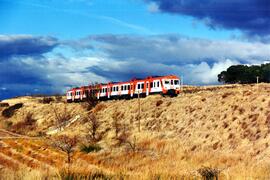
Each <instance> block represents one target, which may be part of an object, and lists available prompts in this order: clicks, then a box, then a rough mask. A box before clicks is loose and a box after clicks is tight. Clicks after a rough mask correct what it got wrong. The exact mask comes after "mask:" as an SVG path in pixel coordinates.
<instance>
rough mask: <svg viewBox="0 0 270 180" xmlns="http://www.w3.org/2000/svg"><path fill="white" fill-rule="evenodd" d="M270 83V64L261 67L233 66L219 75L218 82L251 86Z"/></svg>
mask: <svg viewBox="0 0 270 180" xmlns="http://www.w3.org/2000/svg"><path fill="white" fill-rule="evenodd" d="M257 78H258V80H259V82H266V83H269V82H270V63H267V64H261V65H252V66H248V65H233V66H230V67H229V68H228V69H227V70H226V71H222V72H221V73H220V74H218V82H221V83H226V84H235V83H239V84H249V83H256V82H257Z"/></svg>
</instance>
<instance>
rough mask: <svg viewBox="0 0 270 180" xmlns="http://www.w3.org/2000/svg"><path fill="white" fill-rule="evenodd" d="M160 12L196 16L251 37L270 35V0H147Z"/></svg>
mask: <svg viewBox="0 0 270 180" xmlns="http://www.w3.org/2000/svg"><path fill="white" fill-rule="evenodd" d="M146 2H148V3H150V5H151V7H153V3H155V4H156V6H157V7H158V9H159V11H161V12H165V13H170V14H179V15H187V16H192V17H194V18H196V19H199V20H201V21H203V22H204V23H205V24H206V25H207V26H209V27H210V28H213V29H216V28H225V29H238V30H240V31H242V32H244V33H245V34H246V35H247V36H251V37H253V36H260V37H268V38H269V36H270V10H269V9H270V1H269V0H201V1H197V0H173V1H172V0H146Z"/></svg>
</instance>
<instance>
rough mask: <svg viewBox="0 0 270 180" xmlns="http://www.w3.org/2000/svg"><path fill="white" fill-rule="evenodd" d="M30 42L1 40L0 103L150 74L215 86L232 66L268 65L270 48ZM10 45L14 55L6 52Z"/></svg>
mask: <svg viewBox="0 0 270 180" xmlns="http://www.w3.org/2000/svg"><path fill="white" fill-rule="evenodd" d="M29 37H30V38H26V37H24V38H22V39H24V40H21V37H20V36H18V37H13V38H10V37H9V36H7V37H4V35H2V36H1V39H2V41H0V42H1V43H2V44H3V41H5V42H6V44H9V45H7V46H2V47H1V48H2V49H1V51H0V53H1V58H0V59H1V61H0V66H1V70H0V98H1V99H3V98H7V97H11V96H17V95H26V94H52V93H63V92H65V90H66V89H68V88H70V87H74V86H81V85H87V84H89V83H91V82H108V81H123V80H129V79H131V78H133V77H145V76H149V75H166V74H176V75H179V76H182V77H184V82H185V84H197V85H202V84H216V83H217V75H218V74H219V73H220V72H221V71H223V70H225V69H227V68H228V67H229V66H231V65H233V64H239V63H242V64H260V63H264V62H265V61H267V60H270V44H266V43H261V42H256V43H251V42H241V41H237V40H227V41H223V40H207V39H199V38H189V37H185V36H181V35H177V34H169V35H156V36H134V35H133V36H132V35H96V36H88V37H85V38H83V39H78V40H72V41H71V40H70V41H68V42H67V41H64V42H63V41H59V40H57V38H53V37H32V36H29ZM3 39H5V40H3ZM7 39H8V43H7ZM11 39H14V40H11ZM18 39H20V40H18ZM25 39H30V40H29V41H30V42H31V43H30V42H29V41H27V40H25ZM17 42H20V43H17ZM22 42H25V43H22ZM12 43H13V45H14V47H16V48H13V49H16V50H9V48H10V44H12ZM18 44H20V46H22V47H24V48H21V47H19V46H18ZM66 47H69V48H66ZM71 49H73V50H71ZM67 51H68V53H67V54H66V52H67ZM7 52H8V53H7ZM66 55H68V57H66Z"/></svg>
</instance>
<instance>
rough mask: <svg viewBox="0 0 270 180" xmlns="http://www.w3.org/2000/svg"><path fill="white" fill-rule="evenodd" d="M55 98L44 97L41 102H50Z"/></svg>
mask: <svg viewBox="0 0 270 180" xmlns="http://www.w3.org/2000/svg"><path fill="white" fill-rule="evenodd" d="M53 101H54V99H53V98H52V97H43V98H42V99H41V100H40V101H39V102H40V103H42V104H50V103H51V102H53Z"/></svg>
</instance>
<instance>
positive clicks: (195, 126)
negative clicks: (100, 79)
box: [2, 84, 270, 178]
mask: <svg viewBox="0 0 270 180" xmlns="http://www.w3.org/2000/svg"><path fill="white" fill-rule="evenodd" d="M269 93H270V86H269V85H267V84H261V85H260V86H259V87H257V86H236V87H233V88H219V89H215V88H214V89H211V91H208V90H204V91H199V92H197V93H192V94H189V93H188V94H182V95H180V96H178V97H177V98H168V97H166V98H163V97H160V96H150V97H147V98H144V99H141V132H138V120H137V115H138V107H139V106H138V100H137V99H133V100H121V101H107V102H102V103H100V104H99V105H98V106H97V108H96V110H95V111H96V114H97V117H98V119H99V121H100V122H102V128H101V129H100V131H104V130H106V132H107V133H106V136H105V137H104V139H103V140H102V141H101V142H100V144H101V146H102V147H103V148H104V151H102V152H100V153H94V154H92V155H84V154H81V153H78V154H76V156H75V157H81V156H82V157H83V158H84V159H88V160H89V162H90V163H91V164H95V165H97V166H98V167H101V168H103V169H104V170H108V171H109V172H114V173H120V172H122V173H124V174H131V175H132V176H136V177H141V178H143V177H154V176H156V175H157V174H159V175H160V176H161V177H165V178H166V177H168V176H173V175H178V176H179V175H185V176H193V175H197V172H196V170H197V169H198V168H200V167H202V166H211V167H215V168H218V169H220V170H222V176H223V177H228V176H240V177H243V178H245V177H250V176H252V177H256V176H260V177H262V176H269V163H268V162H269V157H268V154H269V153H270V148H269V140H270V136H269V132H270V111H269V108H270V98H269ZM18 101H21V100H20V99H15V100H14V99H13V100H9V101H7V102H10V103H16V102H18ZM24 102H25V106H24V107H23V108H22V109H20V110H18V111H17V113H16V114H15V115H14V117H13V118H12V119H11V120H10V121H13V122H14V123H15V122H18V121H20V120H21V119H22V116H23V114H25V113H26V112H28V111H30V112H33V113H34V117H35V118H36V119H37V120H38V123H39V127H38V131H45V130H46V129H47V128H48V127H49V126H51V125H53V124H54V119H55V118H54V113H53V109H54V108H56V109H57V110H58V111H63V110H64V106H67V110H68V112H70V113H71V114H72V115H73V116H76V115H78V114H85V110H84V108H83V107H82V106H81V105H80V104H68V105H66V104H64V103H52V104H40V103H38V100H37V99H36V98H31V97H29V98H24ZM115 112H117V113H118V119H119V121H120V122H121V124H122V125H124V124H125V127H126V129H128V131H129V132H131V134H132V135H131V138H130V139H131V141H134V140H135V139H136V145H137V147H138V148H139V149H141V151H140V152H139V153H135V154H134V153H130V152H126V151H123V147H122V148H120V149H119V148H112V145H113V144H114V141H115V140H114V138H113V137H114V134H115V133H114V129H113V128H112V121H113V120H112V117H113V114H114V113H115ZM2 121H3V119H2ZM85 127H86V126H85V124H83V121H82V120H81V121H78V122H76V123H75V124H73V125H72V126H71V127H69V128H68V129H66V130H65V131H64V132H61V133H65V134H70V135H71V134H73V135H74V134H75V135H80V136H84V134H85V129H86V128H85Z"/></svg>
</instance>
